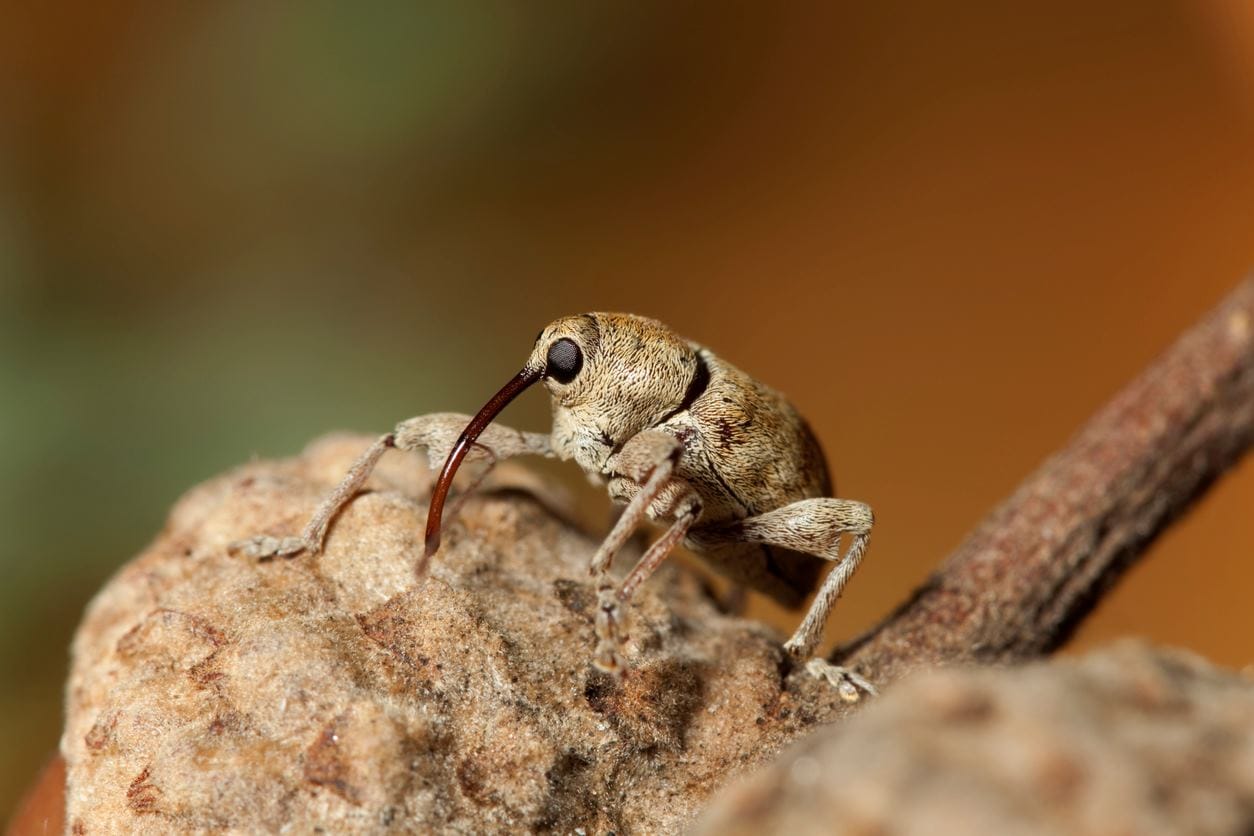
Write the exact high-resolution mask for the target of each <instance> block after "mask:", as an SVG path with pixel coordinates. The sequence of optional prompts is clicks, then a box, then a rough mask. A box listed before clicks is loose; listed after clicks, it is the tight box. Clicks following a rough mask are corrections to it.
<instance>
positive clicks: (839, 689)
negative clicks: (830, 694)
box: [806, 656, 880, 703]
mask: <svg viewBox="0 0 1254 836" xmlns="http://www.w3.org/2000/svg"><path fill="white" fill-rule="evenodd" d="M806 673H808V674H810V676H812V677H814V678H815V679H822V680H826V682H827V684H828V685H831V686H832V687H833V688H835V689H836V693H837V694H839V695H840V698H841V699H842V700H844V701H845V702H848V703H854V702H858V701H859V700H861V699H862V694H861V691H865V692H866V693H867V694H869V695H870V696H872V697H877V696H879V693H880V692H879V691H878V690H876V688H875V686H874V685H872V684H871V683H870V682H869V681H867V679H866V678H865V677H863V676H860V675H859V674H856V673H854V672H853V671H851V670H849V669H848V668H842V667H840V666H839V665H833V664H832V663H831V662H827V661H825V660H823V659H820V658H818V657H817V656H816V657H815V658H813V659H811V660H810V661H808V662H806Z"/></svg>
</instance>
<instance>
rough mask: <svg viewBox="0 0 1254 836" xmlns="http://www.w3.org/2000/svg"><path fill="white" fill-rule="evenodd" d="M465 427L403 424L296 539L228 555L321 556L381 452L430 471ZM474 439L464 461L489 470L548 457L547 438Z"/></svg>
mask: <svg viewBox="0 0 1254 836" xmlns="http://www.w3.org/2000/svg"><path fill="white" fill-rule="evenodd" d="M469 421H470V416H468V415H460V414H457V413H452V412H439V413H434V414H432V415H421V416H419V417H417V418H410V419H409V420H408V421H402V422H401V423H400V424H397V425H396V429H394V430H393V431H392V432H390V433H388V434H387V435H384V436H381V437H380V438H379V439H378V440H377V441H375V442H374V444H371V445H370V447H368V448H367V449H366V452H364V453H362V455H361V457H360V458H359V459H358V460H357V461H356V462H354V463H353V466H352V467H351V468H349V470H348V473H346V474H345V475H344V478H343V479H342V480H340V483H339V484H338V485H336V486H335V489H334V490H332V491H331V493H329V494H328V495H327V497H326V498H325V499H323V500H322V502H321V503H319V505H318V507H317V509H316V510H315V511H314V513H313V516H312V517H310V519H309V522H308V523H307V524H306V525H305V528H304V530H303V531H302V532H301V535H300V536H299V537H283V538H278V537H270V536H266V535H259V536H256V537H250V538H248V539H246V540H241V541H239V542H238V543H233V544H231V547H230V548H231V550H232V551H239V552H242V553H243V554H245V555H247V556H249V557H256V558H267V557H294V556H296V555H298V554H300V553H301V552H309V553H310V554H317V553H318V552H320V551H322V546H323V543H324V542H325V541H326V536H327V529H328V528H330V526H331V521H332V520H333V519H335V516H336V515H337V514H339V512H340V511H341V510H343V508H344V506H345V505H347V504H348V503H349V501H350V500H352V498H353V497H354V496H356V495H357V492H358V491H360V490H361V487H362V485H364V484H365V482H366V480H367V479H368V478H370V474H371V473H372V472H373V471H374V468H375V465H376V464H378V462H379V459H380V457H382V455H383V454H384V453H385V452H387V451H388V450H389V449H392V448H395V449H397V450H424V449H425V450H426V451H427V459H428V461H429V462H430V463H431V466H432V468H437V467H439V465H440V464H442V463H443V461H444V458H445V457H446V456H447V455H448V453H449V450H451V449H452V447H453V444H455V443H456V441H457V437H458V436H459V435H460V434H461V431H462V430H463V429H464V428H465V427H466V424H467V423H469ZM479 439H480V440H479V441H478V442H476V444H475V446H474V447H473V448H472V449H471V453H470V455H469V456H468V458H470V459H472V460H473V459H486V460H487V462H488V469H489V470H490V469H491V467H492V466H493V465H495V464H496V462H497V461H498V460H499V459H503V458H507V457H509V456H518V455H524V454H534V455H540V456H551V455H553V451H552V448H551V446H550V444H549V437H548V436H546V435H541V434H540V433H529V432H522V431H521V430H515V429H511V428H509V427H502V426H498V425H491V426H489V427H488V428H487V429H486V430H485V431H484V432H483V433H482V434H481V435H480V436H479ZM486 473H487V471H486V470H485V471H484V472H481V473H480V474H479V475H478V476H477V477H476V479H475V481H474V484H473V486H472V488H473V487H477V486H478V484H479V483H480V482H481V481H482V480H483V477H484V476H485V475H486Z"/></svg>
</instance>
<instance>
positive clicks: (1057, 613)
mask: <svg viewBox="0 0 1254 836" xmlns="http://www.w3.org/2000/svg"><path fill="white" fill-rule="evenodd" d="M1252 439H1254V279H1247V280H1246V281H1245V282H1244V283H1243V284H1241V285H1240V286H1239V287H1238V288H1237V289H1236V290H1235V291H1234V292H1233V293H1232V294H1231V295H1230V296H1229V297H1228V299H1227V300H1225V301H1224V302H1223V304H1221V305H1220V306H1219V307H1218V308H1217V309H1216V310H1214V311H1213V312H1211V313H1210V314H1209V315H1207V316H1206V317H1205V318H1204V319H1203V320H1202V321H1201V322H1200V323H1199V324H1197V325H1196V326H1194V327H1193V328H1192V329H1191V330H1190V331H1188V332H1187V333H1186V334H1185V335H1184V336H1183V337H1181V338H1180V339H1179V340H1178V341H1177V342H1176V344H1175V345H1174V346H1172V347H1171V348H1170V349H1169V350H1168V351H1167V352H1166V354H1164V355H1163V356H1162V357H1161V358H1159V359H1158V360H1157V361H1156V362H1155V363H1154V364H1153V365H1152V366H1150V368H1149V369H1147V370H1146V371H1145V372H1144V373H1142V374H1141V375H1140V377H1138V378H1137V379H1136V380H1134V381H1133V382H1132V383H1131V384H1130V385H1129V386H1127V387H1126V388H1125V389H1124V390H1123V391H1122V392H1120V393H1119V394H1118V395H1116V396H1115V398H1114V399H1113V400H1112V401H1111V402H1110V403H1108V404H1107V405H1106V406H1105V407H1104V408H1103V409H1102V410H1101V411H1100V412H1098V413H1097V415H1096V416H1094V417H1093V418H1092V419H1091V420H1090V421H1089V423H1088V425H1087V426H1085V427H1084V428H1083V429H1082V430H1081V431H1080V433H1079V434H1078V435H1077V436H1076V437H1075V438H1074V439H1072V441H1071V442H1070V443H1069V444H1068V445H1067V446H1066V447H1065V448H1064V449H1063V450H1062V451H1061V452H1059V453H1057V454H1056V455H1054V456H1053V457H1052V458H1051V459H1049V460H1048V461H1047V462H1046V463H1045V464H1044V465H1043V466H1042V467H1041V468H1040V469H1039V470H1038V471H1037V472H1036V473H1034V474H1033V475H1032V476H1030V477H1028V479H1027V480H1026V481H1025V482H1024V483H1023V484H1022V485H1021V486H1020V487H1019V489H1018V490H1017V491H1016V492H1015V493H1014V494H1013V495H1012V496H1011V497H1010V498H1009V499H1008V500H1007V501H1006V502H1004V503H1003V504H1002V505H1001V506H1000V507H998V508H997V509H995V510H994V511H993V512H992V513H991V514H989V516H988V517H987V518H986V519H985V520H984V522H983V523H981V524H980V525H979V527H977V528H976V529H975V531H974V532H973V533H972V534H971V535H969V536H968V537H967V539H966V541H965V542H964V543H963V544H962V545H960V546H959V547H958V549H957V550H956V551H955V552H954V553H953V554H952V555H950V557H949V558H948V559H947V560H946V561H945V562H944V563H943V564H942V565H941V567H940V568H939V569H938V571H937V572H936V573H935V574H934V575H933V576H932V577H931V578H930V579H929V580H928V581H927V582H926V583H925V584H924V585H923V586H922V587H920V588H919V589H918V590H917V591H916V592H915V594H914V595H913V596H912V597H911V599H910V600H909V601H907V602H906V603H905V604H903V605H902V606H901V607H900V608H898V610H897V611H896V612H894V613H893V614H892V615H890V616H889V617H888V618H887V619H885V620H884V621H883V622H882V623H881V624H880V625H879V626H877V627H876V628H874V629H873V630H871V631H870V632H869V633H868V634H866V635H865V636H863V637H862V638H861V639H859V640H858V641H857V642H855V643H854V644H853V645H850V646H848V647H845V648H842V649H841V650H839V651H838V652H837V654H836V655H837V656H838V657H839V658H841V660H842V664H846V665H852V666H855V667H857V668H859V669H861V670H862V671H864V672H867V673H868V674H870V675H871V676H872V677H873V678H874V679H875V680H876V681H878V682H881V683H887V682H888V681H891V680H893V679H896V678H898V677H899V676H901V675H902V674H903V673H905V672H906V671H908V670H910V669H911V668H916V667H920V666H924V665H928V666H931V665H936V664H948V663H956V662H984V663H988V662H994V663H996V662H1012V661H1019V660H1024V659H1031V658H1035V657H1038V656H1042V655H1044V654H1047V653H1049V652H1051V651H1053V650H1055V649H1056V648H1058V647H1059V646H1060V645H1061V644H1062V643H1063V642H1065V641H1066V640H1067V639H1068V638H1069V637H1070V636H1071V634H1072V633H1073V632H1074V630H1075V628H1076V626H1077V625H1078V624H1079V623H1080V621H1081V620H1083V619H1084V617H1085V616H1086V615H1088V614H1089V612H1090V611H1091V610H1092V609H1093V607H1094V605H1095V604H1096V603H1097V601H1098V599H1100V598H1101V596H1102V595H1103V593H1105V592H1106V591H1107V590H1108V589H1109V588H1110V586H1111V585H1112V584H1113V583H1114V582H1115V581H1116V580H1118V578H1119V577H1120V576H1121V575H1122V574H1123V572H1124V571H1126V570H1127V569H1128V567H1129V566H1131V565H1132V564H1133V563H1134V562H1135V561H1136V560H1137V559H1138V558H1139V557H1141V556H1142V555H1143V554H1144V553H1145V550H1146V548H1147V547H1148V546H1149V544H1150V543H1151V542H1152V541H1153V540H1154V538H1155V537H1156V536H1157V535H1158V534H1159V533H1160V532H1161V531H1162V530H1163V529H1164V528H1166V527H1167V526H1168V525H1169V524H1170V523H1171V522H1172V521H1173V520H1174V519H1175V518H1176V517H1177V516H1179V515H1180V514H1181V513H1182V512H1183V511H1184V510H1185V509H1186V508H1187V507H1188V506H1189V505H1190V504H1191V503H1192V502H1193V501H1194V500H1195V499H1197V498H1198V497H1199V496H1200V495H1201V494H1202V493H1203V492H1204V491H1205V490H1206V488H1207V487H1208V486H1209V485H1210V483H1211V482H1212V481H1214V480H1215V478H1216V477H1218V476H1219V475H1220V474H1222V473H1223V472H1224V471H1225V470H1227V469H1228V468H1229V467H1231V466H1232V465H1233V464H1234V463H1235V462H1236V461H1237V459H1239V458H1240V456H1241V454H1242V453H1244V452H1245V450H1246V449H1247V448H1248V447H1249V445H1250V442H1251V440H1252Z"/></svg>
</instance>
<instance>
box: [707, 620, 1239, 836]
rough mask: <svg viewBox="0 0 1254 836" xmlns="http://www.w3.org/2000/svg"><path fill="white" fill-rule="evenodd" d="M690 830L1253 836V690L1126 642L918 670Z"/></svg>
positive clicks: (1209, 668) (725, 796)
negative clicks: (1065, 654) (989, 665)
mask: <svg viewBox="0 0 1254 836" xmlns="http://www.w3.org/2000/svg"><path fill="white" fill-rule="evenodd" d="M696 832H697V833H699V834H710V836H713V834H718V836H742V835H743V836H749V834H758V833H787V834H795V836H810V835H811V834H814V836H817V835H818V834H880V833H883V834H888V833H891V834H901V835H902V836H909V834H926V835H927V836H967V834H972V833H996V834H1006V836H1019V835H1020V834H1022V836H1029V834H1032V835H1033V836H1035V834H1059V836H1062V834H1094V836H1104V835H1105V834H1138V836H1156V834H1161V835H1162V836H1169V835H1170V836H1174V834H1181V833H1189V834H1237V833H1247V834H1248V833H1251V832H1254V682H1251V680H1250V679H1249V678H1248V677H1243V676H1240V675H1237V674H1233V673H1231V672H1229V671H1223V670H1220V669H1218V668H1216V667H1215V666H1213V665H1211V664H1209V663H1208V662H1206V661H1204V660H1203V659H1200V658H1198V657H1197V656H1194V655H1192V654H1188V653H1184V652H1180V651H1162V650H1153V649H1151V648H1149V647H1147V646H1145V645H1143V644H1139V643H1134V642H1125V643H1120V644H1119V645H1116V646H1114V647H1113V648H1110V649H1106V650H1102V651H1098V652H1095V653H1092V654H1090V655H1088V656H1086V657H1084V658H1083V659H1080V660H1074V659H1060V660H1057V661H1054V662H1049V663H1038V664H1032V665H1029V666H1025V667H1018V668H1010V669H1001V670H954V671H930V672H926V673H921V674H916V675H913V676H911V677H908V678H906V679H903V680H902V681H901V682H900V683H898V684H897V685H895V686H894V687H893V688H892V690H891V692H890V693H888V694H885V696H884V698H883V699H881V700H877V701H876V702H875V703H874V704H872V705H868V706H867V708H866V709H865V710H864V711H861V712H859V714H858V716H857V717H854V718H853V719H852V720H850V721H849V722H847V723H840V724H836V725H832V726H828V727H826V728H823V729H819V730H816V731H815V733H814V734H812V735H810V736H808V737H807V738H806V739H805V740H804V741H801V742H799V743H798V744H797V745H796V746H793V747H791V748H790V749H789V750H788V751H787V752H786V753H785V754H784V755H783V756H782V757H780V758H779V759H778V760H777V761H776V762H775V763H774V764H772V765H771V766H769V767H767V768H765V769H763V770H761V771H759V772H758V773H757V774H755V775H754V776H752V777H751V778H748V779H745V780H742V781H739V782H736V783H735V784H734V785H733V786H731V787H729V788H728V789H727V790H726V791H724V792H722V793H720V794H719V796H718V798H717V800H716V801H714V802H713V804H712V806H711V809H710V810H709V811H708V812H707V813H706V814H705V815H704V816H703V818H702V820H701V824H700V826H699V827H698V828H696Z"/></svg>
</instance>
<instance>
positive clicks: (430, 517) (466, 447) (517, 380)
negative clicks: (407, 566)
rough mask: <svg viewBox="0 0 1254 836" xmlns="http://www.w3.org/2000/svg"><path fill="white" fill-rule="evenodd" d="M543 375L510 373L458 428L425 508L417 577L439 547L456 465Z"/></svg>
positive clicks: (539, 370) (536, 371) (535, 371)
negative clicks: (424, 539) (424, 541)
mask: <svg viewBox="0 0 1254 836" xmlns="http://www.w3.org/2000/svg"><path fill="white" fill-rule="evenodd" d="M543 375H544V369H543V368H536V369H530V368H524V369H523V370H522V371H520V372H519V373H518V374H516V375H514V377H513V379H512V380H510V382H509V383H506V384H505V385H504V386H502V387H501V391H499V392H497V393H496V394H495V395H493V396H492V398H491V400H489V401H488V402H487V403H485V404H484V405H483V408H482V409H480V410H479V411H478V412H477V413H475V417H474V418H471V419H470V423H469V424H467V425H466V429H464V430H462V434H461V435H460V436H458V438H457V443H456V444H454V445H453V449H452V450H451V451H449V454H448V460H447V461H445V462H444V468H443V469H442V470H441V471H440V478H439V479H437V480H436V483H435V489H434V490H433V491H432V492H431V507H430V508H429V509H428V510H427V544H426V549H425V551H424V552H423V555H422V560H421V561H420V562H419V564H418V576H419V577H421V576H422V575H423V574H424V573H425V572H426V571H427V562H428V561H429V560H431V556H432V555H433V554H435V553H436V552H437V551H439V550H440V520H441V518H442V517H443V516H444V499H445V497H447V496H448V491H449V487H450V486H451V485H452V484H453V477H454V476H455V475H457V468H459V467H461V463H462V459H464V458H466V454H467V453H468V452H470V447H471V445H472V444H474V443H475V439H477V438H478V437H479V434H480V433H481V432H483V431H484V430H485V429H486V428H487V426H488V424H491V423H492V419H493V418H495V417H496V416H497V414H498V413H500V411H501V410H502V409H504V408H505V407H506V406H508V405H509V402H510V401H512V400H513V399H514V398H516V397H518V395H519V394H520V393H521V392H522V391H523V390H524V389H526V388H527V387H528V386H530V385H531V384H533V383H535V382H536V381H537V380H539V379H540V378H541V377H542V376H543Z"/></svg>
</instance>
